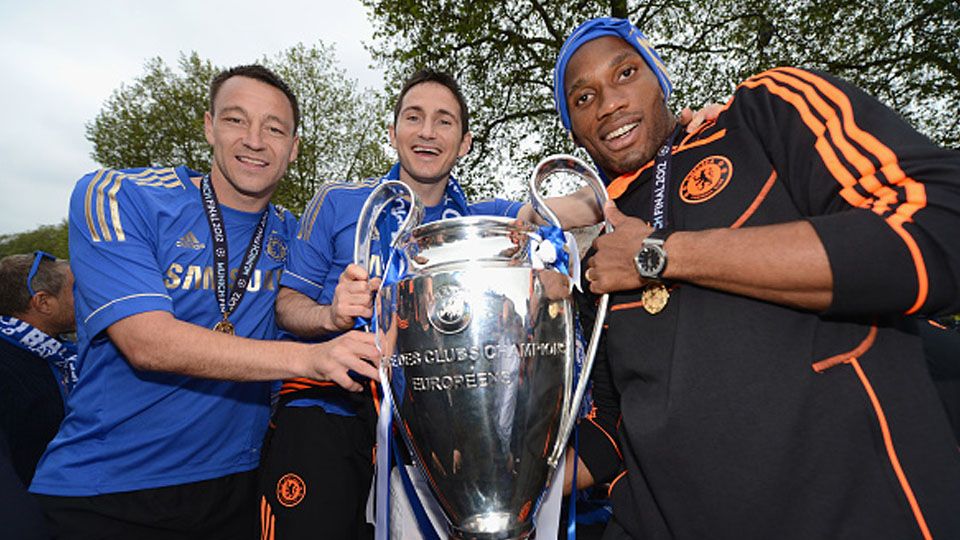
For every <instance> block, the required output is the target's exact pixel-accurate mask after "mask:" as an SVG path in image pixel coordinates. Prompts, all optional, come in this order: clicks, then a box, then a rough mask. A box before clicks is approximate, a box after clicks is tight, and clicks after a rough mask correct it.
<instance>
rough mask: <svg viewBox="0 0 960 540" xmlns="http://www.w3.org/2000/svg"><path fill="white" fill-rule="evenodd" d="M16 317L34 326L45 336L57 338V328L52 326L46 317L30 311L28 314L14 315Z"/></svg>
mask: <svg viewBox="0 0 960 540" xmlns="http://www.w3.org/2000/svg"><path fill="white" fill-rule="evenodd" d="M14 317H16V318H18V319H20V320H21V321H23V322H25V323H27V324H29V325H30V326H33V327H34V328H36V329H37V330H40V331H41V332H43V333H44V334H46V335H48V336H51V337H57V335H58V334H59V332H57V329H56V327H54V326H53V325H51V324H50V323H49V322H48V321H47V320H46V318H45V317H43V316H42V315H39V314H37V313H36V312H35V311H29V312H27V313H21V314H19V315H14Z"/></svg>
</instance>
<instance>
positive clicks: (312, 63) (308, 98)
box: [264, 43, 390, 213]
mask: <svg viewBox="0 0 960 540" xmlns="http://www.w3.org/2000/svg"><path fill="white" fill-rule="evenodd" d="M264 64H265V65H267V66H268V67H270V68H271V69H273V70H274V71H275V72H276V73H277V74H278V75H279V76H280V77H281V78H283V80H285V81H286V82H287V84H289V85H290V87H291V89H292V90H293V92H294V94H295V95H296V96H297V99H298V101H299V104H300V111H301V117H302V118H301V120H300V154H299V156H298V157H297V159H296V161H294V162H293V163H291V164H290V168H289V169H288V171H287V175H286V181H285V182H283V183H282V184H281V185H280V188H279V190H278V191H277V194H276V196H275V200H277V201H279V202H281V203H283V204H284V205H286V206H287V207H289V208H291V209H296V210H295V211H296V212H297V213H299V212H300V211H302V209H303V207H304V206H306V204H307V202H309V201H310V198H311V197H313V194H314V193H315V192H316V190H317V188H318V187H319V185H320V184H321V183H323V182H324V181H327V180H358V179H361V178H366V177H371V176H379V175H382V174H383V173H384V172H385V171H386V170H387V168H388V167H389V163H390V161H389V159H388V157H387V155H386V153H385V152H384V149H383V145H384V143H385V142H386V140H387V129H386V124H385V122H384V121H383V118H384V112H383V109H382V105H381V102H380V100H379V98H378V96H377V95H375V94H374V93H373V92H372V91H370V90H364V91H362V92H361V91H358V90H357V83H356V81H353V80H351V79H348V78H347V75H346V73H345V72H344V70H342V69H340V68H338V67H337V65H336V61H335V58H334V51H333V48H332V47H329V46H326V45H323V44H322V43H321V44H319V45H317V46H314V47H310V48H307V47H305V46H303V45H297V46H295V47H292V48H290V49H288V50H287V51H284V52H283V53H281V54H279V55H278V56H277V57H275V58H273V59H269V58H266V59H264Z"/></svg>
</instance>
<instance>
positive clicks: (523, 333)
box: [354, 156, 606, 540]
mask: <svg viewBox="0 0 960 540" xmlns="http://www.w3.org/2000/svg"><path fill="white" fill-rule="evenodd" d="M558 172H560V173H566V174H573V175H577V176H579V177H581V178H583V179H584V180H585V181H586V182H587V183H588V185H589V186H590V187H592V188H593V192H594V194H595V195H596V199H597V203H598V204H599V205H600V206H601V207H602V204H603V202H604V201H605V200H606V191H605V190H604V188H603V184H602V183H601V181H600V179H599V178H598V177H597V175H596V173H594V172H593V171H592V170H591V169H590V167H588V166H587V165H585V164H584V163H583V162H581V161H580V160H578V159H576V158H574V157H571V156H552V157H550V158H547V159H545V160H543V161H541V162H540V164H539V165H538V166H537V167H536V169H535V170H534V173H533V174H532V175H531V178H530V182H529V189H530V200H531V202H532V204H533V206H534V208H535V209H536V211H537V212H539V213H540V215H541V216H543V217H544V218H545V219H546V220H547V221H549V222H550V223H553V224H555V225H558V226H559V220H558V219H557V216H556V215H555V214H554V213H553V212H552V211H551V210H550V209H549V208H548V207H547V206H546V204H545V203H544V201H543V199H542V197H541V196H540V193H539V191H540V184H541V183H542V181H543V180H544V179H545V178H547V177H549V176H551V175H552V174H554V173H558ZM398 198H405V199H409V200H410V205H409V206H410V208H411V210H410V212H408V214H407V216H406V218H405V219H404V221H403V223H402V224H401V225H400V226H399V230H397V231H396V234H395V236H394V238H393V239H392V242H391V245H392V246H393V247H394V248H395V249H394V250H393V253H394V254H393V257H399V258H400V260H399V261H398V260H394V261H384V263H385V264H386V265H387V266H392V267H394V268H401V269H402V270H403V276H404V277H402V278H401V279H399V280H397V281H395V282H393V283H385V284H384V286H383V287H382V288H381V289H380V291H379V293H378V294H377V298H376V301H375V302H376V332H377V343H378V346H379V347H380V351H381V354H382V358H381V365H380V376H381V382H382V384H383V387H384V389H385V391H389V392H390V393H391V397H392V399H393V403H394V419H395V421H396V422H397V425H398V428H399V432H400V433H402V435H403V439H404V441H405V443H406V445H407V448H408V449H409V450H410V454H411V456H412V457H413V460H414V461H415V462H416V464H417V468H418V470H419V471H420V472H421V473H422V474H423V475H424V477H425V478H426V480H427V483H428V485H429V486H430V488H431V491H432V494H433V495H434V497H435V498H436V500H437V502H438V503H439V504H440V506H441V507H442V508H443V510H444V514H445V515H446V517H447V519H448V521H449V523H450V533H451V535H452V536H453V537H454V538H463V539H467V538H469V539H478V540H505V539H513V538H527V537H529V536H530V534H531V532H532V531H533V517H534V515H535V514H536V512H537V510H538V508H539V505H540V501H541V498H542V496H543V494H544V492H545V490H546V488H547V486H549V485H550V482H551V481H552V480H553V477H554V475H555V473H556V469H557V464H558V463H559V461H560V458H561V457H562V456H563V454H564V449H565V447H566V441H567V438H568V436H569V434H570V431H571V430H572V428H573V425H574V423H575V422H576V413H577V411H579V409H580V402H581V400H582V397H583V394H584V391H585V389H586V383H587V380H588V375H589V373H590V368H591V366H592V363H593V358H594V355H595V353H596V344H597V341H598V338H599V334H600V329H601V328H602V325H603V314H604V313H605V312H606V298H605V297H604V299H603V300H602V301H601V302H602V305H601V306H600V307H601V309H600V311H599V312H598V317H597V320H596V324H595V326H594V331H593V335H592V339H591V343H590V345H589V346H588V347H587V353H586V360H585V362H584V365H583V369H582V372H581V375H580V379H579V384H578V385H577V387H576V388H574V384H573V383H574V378H575V338H574V311H573V310H574V306H573V302H572V299H571V276H569V275H565V274H563V273H561V272H559V271H557V270H555V269H553V268H552V267H551V266H550V265H547V266H545V267H544V266H543V265H542V264H537V261H535V260H534V259H535V258H536V255H532V250H531V248H532V247H535V245H532V244H531V243H536V242H538V237H537V235H536V234H535V233H536V231H537V228H536V227H533V226H530V225H519V224H517V223H515V222H514V220H511V219H509V218H500V217H488V216H474V217H464V218H456V219H445V220H441V221H436V222H433V223H428V224H423V225H421V224H419V222H420V220H421V218H422V215H423V211H422V206H421V205H420V204H419V202H418V201H417V198H416V196H415V195H414V194H413V192H412V191H411V190H410V189H409V188H408V187H407V186H406V185H405V184H403V183H400V182H384V183H383V184H381V185H380V186H378V188H377V189H375V190H374V192H373V193H372V194H371V195H370V198H369V199H368V201H367V203H366V204H365V205H364V208H363V210H362V211H361V216H360V220H359V223H358V227H357V236H356V255H355V257H354V258H355V262H357V263H358V264H360V265H361V266H364V267H368V266H369V264H370V260H371V257H370V251H371V250H370V242H371V237H372V236H373V234H374V232H375V231H376V224H377V220H378V217H379V216H380V214H381V213H382V212H384V211H386V210H388V209H390V208H391V207H393V206H395V205H394V204H393V203H394V201H395V200H396V199H398ZM577 256H578V254H577V253H570V257H571V258H573V257H577Z"/></svg>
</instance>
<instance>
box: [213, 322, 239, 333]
mask: <svg viewBox="0 0 960 540" xmlns="http://www.w3.org/2000/svg"><path fill="white" fill-rule="evenodd" d="M213 331H214V332H220V333H221V334H227V335H228V336H232V335H234V333H235V328H234V327H233V323H232V322H230V321H228V320H226V319H223V320H222V321H220V322H218V323H217V324H215V325H213Z"/></svg>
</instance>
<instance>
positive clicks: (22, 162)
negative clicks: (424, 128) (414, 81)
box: [0, 0, 382, 234]
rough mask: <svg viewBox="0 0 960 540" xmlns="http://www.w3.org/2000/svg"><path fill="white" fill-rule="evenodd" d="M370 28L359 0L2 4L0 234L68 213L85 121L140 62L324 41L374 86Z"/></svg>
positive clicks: (84, 150)
mask: <svg viewBox="0 0 960 540" xmlns="http://www.w3.org/2000/svg"><path fill="white" fill-rule="evenodd" d="M372 33H373V30H372V27H371V25H370V23H369V22H368V21H367V18H366V12H365V9H364V8H363V6H361V5H360V4H359V2H357V1H356V0H272V1H263V0H260V1H253V0H233V1H226V0H203V1H198V0H193V1H187V0H165V1H162V2H156V1H137V0H128V1H120V0H114V1H109V0H79V1H78V0H73V1H67V0H33V1H29V0H0V73H2V74H3V76H2V78H3V80H4V81H5V82H3V84H0V104H2V107H3V109H2V118H3V120H2V126H3V127H2V128H0V171H2V176H0V188H2V194H3V195H2V200H0V234H7V233H12V232H21V231H26V230H30V229H33V228H36V227H37V226H38V225H46V224H55V223H59V222H60V221H61V220H62V219H64V218H65V217H66V216H67V206H68V201H69V197H70V190H71V189H72V187H73V184H74V183H75V182H76V180H77V179H78V178H80V177H81V176H82V175H83V174H85V173H87V172H90V171H92V170H95V169H96V168H97V165H96V163H94V161H93V160H92V159H91V158H90V153H91V151H92V145H91V144H90V143H89V142H88V141H87V140H86V139H85V138H84V125H85V124H86V123H87V122H89V121H90V120H92V119H93V118H94V116H96V114H97V112H98V111H99V110H100V107H101V106H102V105H103V103H104V101H105V100H106V99H107V98H108V97H109V96H110V94H111V92H112V91H113V90H114V89H116V88H117V87H119V85H120V83H122V82H131V81H132V80H133V79H134V78H135V77H137V76H139V75H141V74H142V73H143V66H144V63H145V61H146V60H147V59H149V58H153V57H157V56H159V57H161V58H163V60H164V61H165V62H166V63H167V65H169V66H171V67H176V65H177V61H178V59H179V54H180V52H181V51H184V52H187V51H197V53H199V55H200V57H201V58H203V59H206V60H210V61H211V62H213V64H214V65H219V66H229V65H235V64H241V63H248V62H252V61H254V60H258V59H259V58H261V57H263V56H264V55H269V56H273V55H275V54H276V53H278V52H280V51H282V50H284V49H287V48H288V47H290V46H292V45H294V44H296V43H300V42H302V43H304V44H307V45H310V44H313V43H316V42H317V41H318V40H323V41H324V42H326V43H330V44H334V45H335V47H336V53H337V58H338V59H339V61H340V65H341V66H342V67H343V68H344V69H346V71H347V74H348V76H350V77H351V78H354V79H356V80H357V81H358V82H359V84H360V86H361V87H373V88H379V87H381V86H382V77H381V76H380V75H379V74H378V73H376V72H374V71H373V70H372V69H371V68H370V66H371V64H372V63H373V62H372V60H371V58H370V55H369V54H368V53H367V52H366V50H365V49H364V48H363V43H367V42H369V41H370V40H371V38H372Z"/></svg>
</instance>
